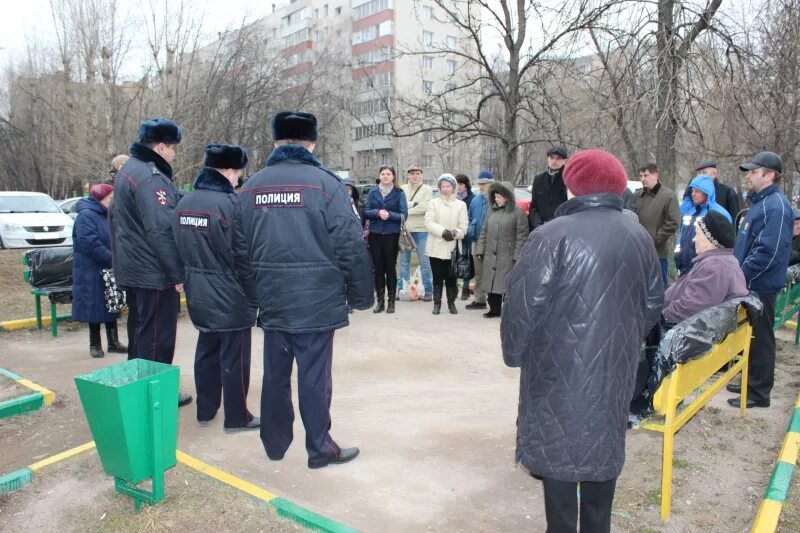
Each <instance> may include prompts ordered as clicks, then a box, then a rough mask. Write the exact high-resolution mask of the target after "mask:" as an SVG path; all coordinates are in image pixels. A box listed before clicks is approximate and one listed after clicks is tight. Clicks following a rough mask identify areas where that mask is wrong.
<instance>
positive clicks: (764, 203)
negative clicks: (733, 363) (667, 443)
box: [727, 152, 794, 408]
mask: <svg viewBox="0 0 800 533" xmlns="http://www.w3.org/2000/svg"><path fill="white" fill-rule="evenodd" d="M739 168H740V169H741V170H742V171H744V172H747V174H746V176H745V185H746V187H747V190H748V198H749V199H751V200H752V202H753V206H752V207H751V208H750V210H749V211H748V212H747V216H746V217H745V218H744V219H743V220H742V221H741V222H740V223H739V233H738V235H737V236H736V245H735V246H734V248H733V254H734V255H735V256H736V259H738V260H739V264H741V265H742V272H744V279H746V280H747V288H748V289H750V290H751V291H753V292H755V293H756V294H758V298H759V299H760V300H761V303H763V304H764V310H763V312H762V313H761V316H760V317H759V318H757V319H756V320H755V322H754V323H753V340H752V342H751V343H750V358H749V360H748V378H747V407H769V404H770V393H771V392H772V386H773V384H774V383H775V330H774V326H775V300H776V298H777V295H778V293H779V292H780V291H781V289H783V287H784V285H785V284H786V271H787V270H788V269H789V255H790V252H791V248H792V228H793V226H794V213H793V212H792V206H791V205H790V204H789V201H788V200H787V199H786V197H785V196H784V195H783V193H782V192H781V188H780V185H779V184H778V180H779V179H780V176H781V172H782V171H783V162H782V161H781V158H780V156H778V154H776V153H774V152H760V153H758V154H756V155H755V156H754V157H753V160H752V161H751V162H750V163H745V164H743V165H739ZM727 389H728V390H729V391H730V392H737V393H738V392H741V390H740V387H739V386H737V385H735V384H728V387H727ZM740 400H741V398H731V399H729V400H728V403H729V404H730V405H732V406H733V407H736V408H738V407H739V406H740V403H741V402H740Z"/></svg>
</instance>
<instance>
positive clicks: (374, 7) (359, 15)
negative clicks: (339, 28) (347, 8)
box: [353, 0, 392, 20]
mask: <svg viewBox="0 0 800 533" xmlns="http://www.w3.org/2000/svg"><path fill="white" fill-rule="evenodd" d="M391 8H392V0H371V1H370V2H367V3H365V4H361V5H360V6H358V7H357V8H355V9H354V13H353V20H361V19H363V18H366V17H368V16H370V15H373V14H375V13H378V12H379V11H383V10H384V9H391Z"/></svg>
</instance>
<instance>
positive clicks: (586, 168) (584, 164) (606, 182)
mask: <svg viewBox="0 0 800 533" xmlns="http://www.w3.org/2000/svg"><path fill="white" fill-rule="evenodd" d="M564 184H566V186H567V188H568V189H569V190H570V191H571V192H572V194H574V195H575V196H585V195H587V194H602V193H613V194H618V195H620V196H622V193H623V192H625V187H627V186H628V176H627V174H626V173H625V167H624V166H622V163H620V161H619V159H617V158H616V157H614V156H613V155H611V154H610V153H608V152H606V151H605V150H598V149H592V150H584V151H582V152H578V153H577V154H575V155H573V156H572V157H570V158H569V159H568V160H567V164H566V165H565V166H564Z"/></svg>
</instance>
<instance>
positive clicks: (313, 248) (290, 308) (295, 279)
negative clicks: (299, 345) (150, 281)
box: [234, 144, 374, 333]
mask: <svg viewBox="0 0 800 533" xmlns="http://www.w3.org/2000/svg"><path fill="white" fill-rule="evenodd" d="M361 231H362V230H361V222H360V221H359V220H358V217H357V216H356V214H355V213H354V212H353V208H352V206H351V205H350V197H349V195H348V194H347V190H346V189H345V186H344V185H343V184H342V182H341V180H340V179H339V178H338V177H337V176H335V175H334V174H332V173H330V172H329V171H328V170H327V169H325V167H323V166H322V164H321V163H320V162H319V160H317V158H316V157H314V156H313V155H312V154H311V153H310V152H309V151H308V150H306V149H305V148H303V147H302V146H298V145H292V144H289V145H284V146H279V147H278V148H276V149H275V150H274V151H273V152H272V154H271V155H270V156H269V159H268V160H267V166H266V167H265V168H263V169H262V170H260V171H259V172H257V173H256V174H254V175H253V176H251V177H250V179H248V180H247V182H246V183H245V185H244V187H242V189H241V191H240V192H239V198H238V202H237V205H236V221H235V235H234V256H235V260H236V266H237V269H238V270H239V273H240V278H241V279H242V281H243V282H244V283H245V289H246V291H247V292H248V295H251V296H253V297H254V299H255V300H256V301H257V302H258V307H259V310H260V313H259V317H258V325H259V326H261V327H262V328H264V329H265V330H268V331H281V332H285V333H313V332H322V331H331V330H334V329H337V328H342V327H345V326H347V325H348V319H347V316H348V315H347V307H346V303H345V302H347V303H349V304H350V305H351V306H352V307H353V308H355V309H367V308H369V307H370V306H371V305H372V304H373V301H374V297H373V293H372V269H371V266H370V260H369V255H368V253H367V247H366V245H365V244H364V241H363V239H362V238H361Z"/></svg>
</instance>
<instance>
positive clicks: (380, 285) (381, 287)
mask: <svg viewBox="0 0 800 533" xmlns="http://www.w3.org/2000/svg"><path fill="white" fill-rule="evenodd" d="M385 284H386V280H385V279H376V280H375V309H373V310H372V312H373V313H383V311H384V310H385V309H386V300H385V299H384V298H385V294H386V285H385Z"/></svg>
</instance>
